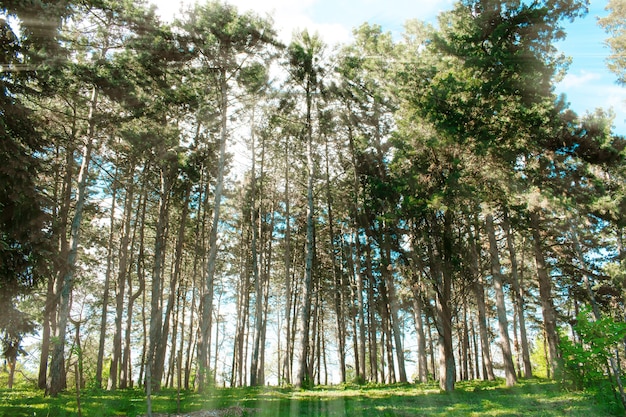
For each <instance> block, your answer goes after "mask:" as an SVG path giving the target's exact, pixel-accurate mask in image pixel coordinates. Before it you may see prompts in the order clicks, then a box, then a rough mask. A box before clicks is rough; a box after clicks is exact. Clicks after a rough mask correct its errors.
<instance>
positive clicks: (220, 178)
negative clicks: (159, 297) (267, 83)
mask: <svg viewBox="0 0 626 417" xmlns="http://www.w3.org/2000/svg"><path fill="white" fill-rule="evenodd" d="M219 80H220V106H219V108H220V142H219V157H218V163H217V178H216V179H215V192H214V203H213V221H212V223H211V231H210V233H209V254H208V259H207V264H206V265H207V267H206V283H205V284H206V288H205V289H204V294H203V296H202V303H201V304H202V316H201V318H200V328H201V331H200V339H199V340H198V391H199V392H203V391H204V389H205V386H206V382H207V380H206V377H207V375H208V371H209V363H210V362H209V346H210V344H211V327H212V324H213V323H212V320H213V287H214V280H215V270H216V266H217V265H216V262H217V252H218V247H217V231H218V229H219V223H220V215H221V211H220V208H221V205H222V194H223V192H224V174H225V172H226V140H227V138H228V130H227V129H228V79H227V74H226V69H225V68H220V69H219Z"/></svg>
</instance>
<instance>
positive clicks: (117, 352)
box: [108, 169, 134, 390]
mask: <svg viewBox="0 0 626 417" xmlns="http://www.w3.org/2000/svg"><path fill="white" fill-rule="evenodd" d="M132 171H133V169H131V172H132ZM133 199H134V180H133V178H132V174H131V178H130V184H129V185H128V189H127V191H126V198H125V201H124V226H123V229H122V239H121V242H120V250H119V260H120V261H119V266H118V276H117V285H116V293H115V332H114V334H113V358H112V359H111V368H110V371H109V383H108V389H109V390H114V389H116V388H117V382H118V373H119V368H121V364H122V320H123V315H124V293H125V291H126V281H127V279H128V276H127V275H128V244H129V241H130V233H131V217H132V212H133Z"/></svg>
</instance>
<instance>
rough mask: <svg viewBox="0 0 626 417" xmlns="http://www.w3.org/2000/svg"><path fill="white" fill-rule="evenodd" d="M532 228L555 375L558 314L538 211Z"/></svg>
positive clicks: (550, 361) (551, 367) (532, 217)
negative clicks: (553, 301) (544, 251)
mask: <svg viewBox="0 0 626 417" xmlns="http://www.w3.org/2000/svg"><path fill="white" fill-rule="evenodd" d="M530 227H531V232H532V236H533V249H534V254H535V263H536V265H537V279H538V281H539V298H540V300H541V310H542V313H543V325H544V330H545V335H546V342H547V345H548V370H549V372H550V375H554V372H555V371H556V368H557V366H558V358H559V354H558V345H559V342H558V335H557V332H556V312H555V311H554V304H553V303H552V283H551V282H550V277H549V276H548V270H547V268H546V261H545V257H544V254H543V243H542V240H541V231H540V219H539V213H538V212H537V211H531V212H530Z"/></svg>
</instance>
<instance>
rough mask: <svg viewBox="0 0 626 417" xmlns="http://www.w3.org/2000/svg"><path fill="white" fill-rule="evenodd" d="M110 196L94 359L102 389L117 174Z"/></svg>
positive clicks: (99, 385)
mask: <svg viewBox="0 0 626 417" xmlns="http://www.w3.org/2000/svg"><path fill="white" fill-rule="evenodd" d="M115 177H116V178H115V179H114V185H113V191H112V195H111V215H110V216H109V223H110V224H109V242H108V244H107V268H106V272H105V274H104V293H103V295H102V311H101V313H100V339H99V340H98V357H97V359H96V375H95V380H96V386H97V387H98V388H102V367H103V363H104V343H105V341H106V334H107V313H108V310H109V287H110V282H111V274H112V273H113V271H112V268H113V237H114V235H115V204H116V198H117V184H115V182H117V172H116V176H115Z"/></svg>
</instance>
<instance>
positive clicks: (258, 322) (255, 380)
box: [250, 111, 263, 386]
mask: <svg viewBox="0 0 626 417" xmlns="http://www.w3.org/2000/svg"><path fill="white" fill-rule="evenodd" d="M251 125H252V127H251V132H250V139H251V143H252V159H251V161H252V167H251V168H250V176H251V178H250V226H251V228H252V241H251V242H250V252H251V253H250V255H251V259H252V281H253V282H254V293H255V308H254V313H255V314H254V324H255V326H254V337H253V340H252V359H251V362H250V385H251V386H257V385H263V381H260V380H259V353H260V352H259V350H260V343H261V326H262V321H263V319H262V315H263V296H262V293H263V286H262V283H261V275H260V273H259V269H260V267H259V263H260V262H259V253H258V250H257V243H258V240H259V235H260V234H261V228H262V226H261V225H262V221H261V207H260V205H259V207H258V208H257V203H256V192H257V184H256V149H255V137H254V111H253V113H252V124H251ZM262 175H263V167H262V166H261V177H262Z"/></svg>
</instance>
